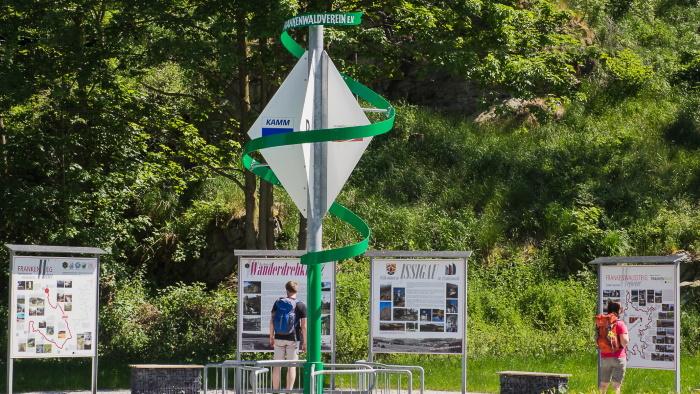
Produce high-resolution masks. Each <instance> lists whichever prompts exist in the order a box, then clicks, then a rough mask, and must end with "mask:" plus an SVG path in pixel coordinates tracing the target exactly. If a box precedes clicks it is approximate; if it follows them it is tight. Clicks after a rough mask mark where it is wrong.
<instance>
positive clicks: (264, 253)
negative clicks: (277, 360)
mask: <svg viewBox="0 0 700 394" xmlns="http://www.w3.org/2000/svg"><path fill="white" fill-rule="evenodd" d="M233 254H234V256H236V265H237V266H238V280H239V284H238V307H237V308H236V309H237V311H236V313H237V314H238V318H237V319H236V320H237V327H236V331H237V332H236V338H237V339H236V359H237V360H240V359H241V353H248V352H241V343H242V342H243V319H241V316H242V315H243V310H242V308H243V306H242V304H241V299H243V286H241V283H240V278H241V273H242V271H241V258H245V257H267V258H275V257H301V256H302V255H304V254H306V251H305V250H247V249H235V250H234V251H233ZM335 268H336V265H335V263H333V264H332V269H333V286H332V289H331V299H332V300H333V302H332V304H331V308H332V309H331V327H330V329H331V351H330V354H331V363H332V364H335V349H336V346H335V338H336V337H335V312H336V309H335V307H336V302H335V287H336V284H337V281H336V270H335ZM261 323H262V322H261ZM267 353H269V352H267Z"/></svg>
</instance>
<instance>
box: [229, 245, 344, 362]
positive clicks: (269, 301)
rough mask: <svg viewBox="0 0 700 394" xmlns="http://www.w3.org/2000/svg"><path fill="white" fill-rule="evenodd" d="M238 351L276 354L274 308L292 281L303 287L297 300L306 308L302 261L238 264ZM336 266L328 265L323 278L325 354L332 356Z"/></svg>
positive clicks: (254, 260)
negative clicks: (272, 337) (272, 334)
mask: <svg viewBox="0 0 700 394" xmlns="http://www.w3.org/2000/svg"><path fill="white" fill-rule="evenodd" d="M238 270H239V275H238V278H239V290H238V300H239V301H238V316H239V323H238V327H239V330H238V332H239V334H238V349H239V350H240V351H241V352H272V351H273V349H272V347H271V346H270V344H269V337H270V317H271V312H272V306H273V304H274V303H275V301H277V300H278V299H279V298H280V297H285V296H286V295H287V291H286V290H285V288H284V285H285V284H286V283H287V282H288V281H290V280H293V281H296V282H298V283H299V292H298V293H297V299H298V300H299V301H302V302H304V303H305V304H306V288H307V286H306V266H304V265H302V264H301V262H300V259H299V258H298V257H275V258H260V257H241V258H240V259H239V262H238ZM334 271H335V264H324V265H323V274H322V283H321V285H322V304H321V351H323V352H330V351H331V344H332V341H333V336H332V334H333V333H332V332H331V327H333V326H334V325H333V321H332V320H331V319H334V316H335V302H334V299H335V275H334Z"/></svg>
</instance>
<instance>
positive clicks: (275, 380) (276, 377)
mask: <svg viewBox="0 0 700 394" xmlns="http://www.w3.org/2000/svg"><path fill="white" fill-rule="evenodd" d="M281 370H282V367H272V389H273V390H278V389H279V388H280V371H281Z"/></svg>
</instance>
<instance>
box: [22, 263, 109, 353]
mask: <svg viewBox="0 0 700 394" xmlns="http://www.w3.org/2000/svg"><path fill="white" fill-rule="evenodd" d="M11 273H12V274H11V277H10V286H11V289H10V311H11V313H12V314H13V316H12V318H11V319H10V349H11V352H10V354H11V357H12V358H53V357H94V356H95V346H96V344H95V342H94V338H95V336H94V334H95V325H96V309H97V273H98V266H97V258H77V257H36V256H31V257H27V256H15V257H14V258H13V259H12V270H11Z"/></svg>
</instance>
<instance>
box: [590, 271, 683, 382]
mask: <svg viewBox="0 0 700 394" xmlns="http://www.w3.org/2000/svg"><path fill="white" fill-rule="evenodd" d="M601 287H602V292H603V297H602V300H601V302H602V304H601V310H603V311H605V309H606V308H607V304H608V302H610V301H616V302H619V303H620V304H621V305H622V318H623V319H624V322H625V324H626V325H627V329H628V331H629V336H630V343H629V345H628V346H627V365H628V366H629V367H632V368H654V369H675V365H676V364H675V359H676V357H677V355H676V340H677V338H678V333H677V332H676V329H677V327H676V324H675V323H676V316H675V312H676V289H675V282H674V267H673V266H658V265H655V266H603V267H601Z"/></svg>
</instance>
